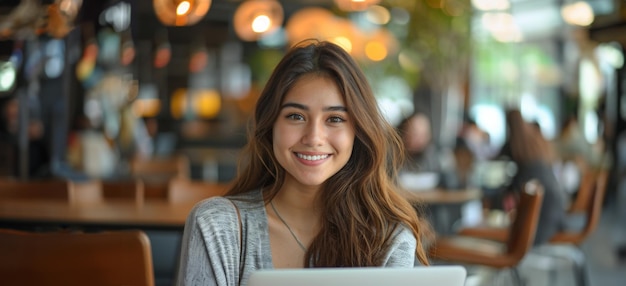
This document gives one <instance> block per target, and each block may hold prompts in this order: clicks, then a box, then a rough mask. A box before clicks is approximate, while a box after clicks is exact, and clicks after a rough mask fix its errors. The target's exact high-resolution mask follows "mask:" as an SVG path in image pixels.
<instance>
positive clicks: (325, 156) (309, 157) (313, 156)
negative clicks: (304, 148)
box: [296, 153, 329, 161]
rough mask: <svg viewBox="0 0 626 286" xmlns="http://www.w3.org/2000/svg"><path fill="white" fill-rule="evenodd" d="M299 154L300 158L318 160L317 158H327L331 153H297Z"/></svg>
mask: <svg viewBox="0 0 626 286" xmlns="http://www.w3.org/2000/svg"><path fill="white" fill-rule="evenodd" d="M296 154H297V155H298V158H301V159H304V160H308V161H317V160H322V159H326V158H328V156H329V155H312V156H311V155H303V154H300V153H296Z"/></svg>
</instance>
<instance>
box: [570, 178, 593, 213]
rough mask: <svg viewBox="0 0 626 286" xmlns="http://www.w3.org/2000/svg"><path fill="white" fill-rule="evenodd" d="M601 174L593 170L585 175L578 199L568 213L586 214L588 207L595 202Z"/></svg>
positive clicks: (577, 193) (579, 188)
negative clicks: (594, 196) (597, 183)
mask: <svg viewBox="0 0 626 286" xmlns="http://www.w3.org/2000/svg"><path fill="white" fill-rule="evenodd" d="M598 175H599V172H597V171H596V170H593V169H588V170H587V171H585V173H584V174H583V176H582V178H581V180H580V185H579V187H578V191H577V192H576V198H575V199H574V201H573V202H572V204H571V205H570V207H569V209H568V213H570V214H575V213H586V212H587V205H588V204H589V202H591V201H592V200H593V192H594V188H595V186H596V181H597V179H598Z"/></svg>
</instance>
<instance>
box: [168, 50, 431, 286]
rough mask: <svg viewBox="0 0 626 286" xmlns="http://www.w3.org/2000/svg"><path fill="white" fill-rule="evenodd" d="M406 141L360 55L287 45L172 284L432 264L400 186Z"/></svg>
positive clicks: (196, 219) (195, 217) (194, 219)
mask: <svg viewBox="0 0 626 286" xmlns="http://www.w3.org/2000/svg"><path fill="white" fill-rule="evenodd" d="M401 150H402V143H401V141H400V139H399V137H398V135H397V133H396V132H395V130H394V129H393V127H392V126H391V125H389V124H388V123H387V122H386V120H385V119H384V118H383V116H382V115H381V114H380V111H379V109H378V106H377V103H376V100H375V98H374V96H373V94H372V90H371V88H370V86H369V84H368V82H367V80H366V78H365V76H364V74H363V73H362V71H361V70H360V69H359V67H358V65H357V64H356V62H355V61H354V60H353V59H352V58H351V57H350V55H349V54H347V53H346V52H345V51H344V50H343V49H342V48H340V47H339V46H337V45H334V44H332V43H329V42H317V41H308V42H303V43H301V44H299V45H297V46H295V47H294V48H292V49H291V50H290V51H289V52H288V53H287V54H286V55H285V57H284V58H283V59H282V60H281V62H280V63H279V64H278V66H277V67H276V68H275V70H274V72H273V74H272V76H271V77H270V79H269V81H268V83H267V84H266V86H265V89H264V90H263V92H262V93H261V95H260V98H259V100H258V102H257V105H256V110H255V114H254V117H253V121H252V125H251V131H250V134H249V140H248V144H247V146H246V148H245V150H244V156H243V158H242V161H241V166H240V171H239V174H238V177H237V178H236V179H235V181H234V186H233V187H232V189H231V190H230V191H229V192H228V194H227V195H226V196H225V197H215V198H211V199H208V200H205V201H203V202H201V203H199V204H198V205H197V206H196V207H195V208H194V210H193V211H192V212H191V214H190V215H189V218H188V220H187V224H186V226H185V232H184V236H183V243H182V251H181V260H180V268H179V273H178V284H179V285H246V284H247V283H246V282H247V279H248V277H249V275H250V274H251V273H252V272H253V271H255V270H258V269H268V268H270V269H271V268H304V267H360V266H388V267H413V266H414V263H415V259H416V258H417V259H418V260H419V262H420V263H421V264H428V260H427V258H426V256H425V253H424V250H423V248H422V243H421V237H422V235H423V234H422V233H421V232H422V226H424V224H423V221H422V220H421V219H420V218H419V217H418V215H417V214H416V211H415V209H414V207H413V206H412V205H411V204H410V203H409V202H408V201H407V200H405V199H404V198H403V197H402V196H400V195H399V193H398V192H397V190H398V187H397V182H396V181H397V180H396V174H397V171H398V168H399V166H400V164H401V163H402V162H401V161H402V160H401V159H402V158H403V156H404V154H403V153H402V151H401Z"/></svg>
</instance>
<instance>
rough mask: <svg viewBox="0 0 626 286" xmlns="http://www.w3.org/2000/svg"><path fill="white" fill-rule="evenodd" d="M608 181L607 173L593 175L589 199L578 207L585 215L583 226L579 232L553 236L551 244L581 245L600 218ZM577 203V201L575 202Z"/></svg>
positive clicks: (564, 232)
mask: <svg viewBox="0 0 626 286" xmlns="http://www.w3.org/2000/svg"><path fill="white" fill-rule="evenodd" d="M607 181H608V171H606V170H601V171H598V172H597V174H596V175H595V179H594V180H593V181H592V184H591V185H592V186H591V187H590V188H589V191H588V195H586V196H587V197H589V198H588V199H586V200H584V201H583V200H581V202H580V207H581V208H582V209H584V213H585V215H586V221H585V225H584V226H583V228H582V229H581V230H580V231H569V230H566V231H562V232H558V233H557V234H555V235H554V236H553V237H552V238H551V239H550V242H552V243H571V244H575V245H581V244H582V243H583V242H584V241H585V239H586V238H587V237H588V236H589V235H590V234H591V233H592V232H593V231H594V230H595V229H596V227H597V226H598V223H599V221H600V217H601V216H602V205H603V203H604V196H605V194H606V184H607ZM577 201H578V200H577Z"/></svg>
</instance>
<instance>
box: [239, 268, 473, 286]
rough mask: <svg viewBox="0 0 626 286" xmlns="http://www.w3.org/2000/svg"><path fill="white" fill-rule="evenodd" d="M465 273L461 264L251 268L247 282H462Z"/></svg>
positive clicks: (260, 285) (406, 285) (283, 285)
mask: <svg viewBox="0 0 626 286" xmlns="http://www.w3.org/2000/svg"><path fill="white" fill-rule="evenodd" d="M466 275H467V272H466V270H465V267H463V266H460V265H438V266H419V267H415V268H384V267H362V268H309V269H272V270H258V271H255V272H253V273H252V274H251V275H250V279H249V280H248V286H293V285H298V286H346V285H358V286H382V285H384V286H417V285H419V286H463V285H464V284H465V278H466Z"/></svg>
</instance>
